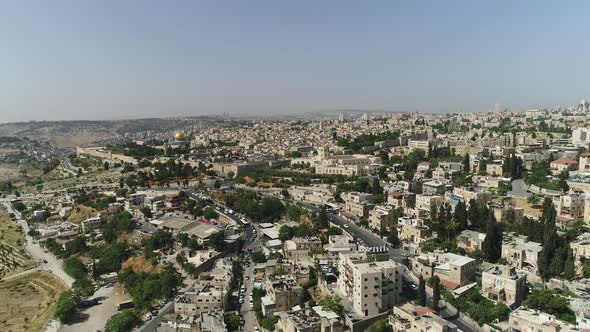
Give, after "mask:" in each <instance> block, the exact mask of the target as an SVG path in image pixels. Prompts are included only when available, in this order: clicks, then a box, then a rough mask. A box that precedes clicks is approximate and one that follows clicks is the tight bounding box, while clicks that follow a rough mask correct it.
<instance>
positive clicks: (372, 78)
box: [0, 0, 590, 122]
mask: <svg viewBox="0 0 590 332" xmlns="http://www.w3.org/2000/svg"><path fill="white" fill-rule="evenodd" d="M589 7H590V2H588V1H579V2H574V1H567V2H561V1H548V2H544V1H473V0H470V1H439V0H433V1H407V0H406V1H392V0H389V1H343V0H338V1H323V0H322V1H318V0H314V1H301V0H298V1H289V2H288V1H277V0H269V1H254V0H247V1H246V0H245V1H240V0H238V1H223V0H215V1H171V0H170V1H146V0H142V1H125V0H114V1H107V0H101V1H79V0H72V1H60V0H52V1H44V0H43V1H21V0H18V1H13V2H12V3H10V2H9V1H2V2H1V3H0V115H1V116H0V122H9V121H23V120H31V119H37V120H41V119H48V120H49V119H50V120H53V119H113V118H115V119H118V118H132V117H148V116H169V115H170V116H171V115H189V114H190V115H199V114H213V113H221V112H230V113H234V114H238V113H275V112H281V113H289V112H310V111H325V110H339V109H367V110H390V111H414V110H422V111H436V112H438V111H457V110H462V111H482V110H487V109H491V108H493V107H494V106H493V105H494V104H495V103H502V104H504V105H509V106H510V107H511V108H512V109H519V108H534V107H539V106H554V105H570V104H575V103H577V102H578V101H579V100H580V99H582V98H587V99H588V98H590V81H589V79H590V8H589Z"/></svg>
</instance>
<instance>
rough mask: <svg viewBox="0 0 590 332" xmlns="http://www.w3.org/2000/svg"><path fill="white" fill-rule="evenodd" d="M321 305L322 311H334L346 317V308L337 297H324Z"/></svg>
mask: <svg viewBox="0 0 590 332" xmlns="http://www.w3.org/2000/svg"><path fill="white" fill-rule="evenodd" d="M320 305H321V306H322V309H328V310H332V311H333V312H335V313H336V314H338V316H340V317H343V316H344V306H343V305H342V301H341V300H340V297H338V296H336V295H328V296H326V297H324V298H323V299H322V300H321V301H320Z"/></svg>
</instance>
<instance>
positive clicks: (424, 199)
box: [416, 194, 444, 212]
mask: <svg viewBox="0 0 590 332" xmlns="http://www.w3.org/2000/svg"><path fill="white" fill-rule="evenodd" d="M443 203H444V198H443V196H441V195H432V194H419V195H416V209H417V210H423V211H427V212H430V211H431V209H432V207H433V206H436V207H439V206H441V205H443Z"/></svg>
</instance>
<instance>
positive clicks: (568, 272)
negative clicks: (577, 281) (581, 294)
mask: <svg viewBox="0 0 590 332" xmlns="http://www.w3.org/2000/svg"><path fill="white" fill-rule="evenodd" d="M568 247H569V246H568ZM563 274H564V276H565V277H566V279H568V280H572V279H574V277H575V276H576V266H575V264H574V251H573V250H572V248H569V249H568V251H567V258H566V259H565V266H564V267H563Z"/></svg>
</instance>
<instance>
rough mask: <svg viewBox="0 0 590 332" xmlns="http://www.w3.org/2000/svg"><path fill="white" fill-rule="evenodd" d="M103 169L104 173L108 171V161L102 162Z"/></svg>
mask: <svg viewBox="0 0 590 332" xmlns="http://www.w3.org/2000/svg"><path fill="white" fill-rule="evenodd" d="M103 168H104V170H105V171H108V170H109V162H108V161H105V162H104V164H103Z"/></svg>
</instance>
